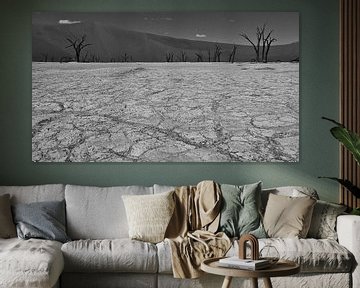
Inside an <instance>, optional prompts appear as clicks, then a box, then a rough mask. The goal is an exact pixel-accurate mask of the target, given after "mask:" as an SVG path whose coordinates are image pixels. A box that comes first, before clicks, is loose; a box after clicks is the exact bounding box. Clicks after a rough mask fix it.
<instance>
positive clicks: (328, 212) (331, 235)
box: [307, 200, 347, 240]
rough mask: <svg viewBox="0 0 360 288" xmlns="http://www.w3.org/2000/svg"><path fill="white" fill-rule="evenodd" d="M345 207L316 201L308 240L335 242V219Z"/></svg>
mask: <svg viewBox="0 0 360 288" xmlns="http://www.w3.org/2000/svg"><path fill="white" fill-rule="evenodd" d="M346 209H347V207H346V206H345V205H339V204H335V203H329V202H325V201H321V200H318V201H317V202H316V204H315V206H314V211H313V215H312V219H311V224H310V229H309V233H308V236H307V237H309V238H316V239H326V238H328V239H333V240H337V232H336V219H337V217H338V216H339V215H341V214H343V213H344V212H345V211H346Z"/></svg>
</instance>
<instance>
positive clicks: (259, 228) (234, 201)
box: [218, 182, 266, 238]
mask: <svg viewBox="0 0 360 288" xmlns="http://www.w3.org/2000/svg"><path fill="white" fill-rule="evenodd" d="M221 193H222V197H223V199H222V200H223V201H222V209H221V212H220V213H221V214H220V225H219V229H218V230H219V231H222V232H225V234H226V235H228V236H229V237H240V236H241V235H243V234H248V233H250V234H253V235H254V236H256V237H257V238H266V232H265V230H264V227H263V224H262V221H261V220H262V219H261V215H260V196H261V195H260V194H261V182H258V183H254V184H249V185H243V186H235V185H228V184H222V185H221Z"/></svg>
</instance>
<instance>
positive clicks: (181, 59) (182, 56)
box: [179, 51, 186, 62]
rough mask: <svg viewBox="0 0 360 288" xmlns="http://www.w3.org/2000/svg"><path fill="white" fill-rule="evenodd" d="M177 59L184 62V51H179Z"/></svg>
mask: <svg viewBox="0 0 360 288" xmlns="http://www.w3.org/2000/svg"><path fill="white" fill-rule="evenodd" d="M179 59H180V61H181V62H186V52H185V51H180V57H179Z"/></svg>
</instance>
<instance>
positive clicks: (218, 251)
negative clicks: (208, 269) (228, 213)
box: [165, 181, 231, 278]
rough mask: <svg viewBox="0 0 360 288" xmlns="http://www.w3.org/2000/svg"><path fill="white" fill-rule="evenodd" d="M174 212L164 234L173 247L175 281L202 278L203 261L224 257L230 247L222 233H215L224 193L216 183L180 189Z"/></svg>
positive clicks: (176, 194) (205, 183)
mask: <svg viewBox="0 0 360 288" xmlns="http://www.w3.org/2000/svg"><path fill="white" fill-rule="evenodd" d="M174 197H175V211H174V214H173V217H172V218H171V220H170V223H169V225H168V228H167V230H166V233H165V237H166V241H168V242H169V244H170V247H171V252H172V255H171V264H172V268H173V274H174V277H175V278H197V277H200V276H201V274H202V271H201V270H200V265H201V262H202V261H203V260H205V259H208V258H212V257H222V256H224V255H225V254H226V252H227V251H228V250H229V248H230V246H231V241H230V239H229V238H228V237H227V236H226V234H225V233H223V232H218V233H216V231H217V229H218V226H219V219H220V210H221V190H220V187H219V185H218V184H217V183H215V182H213V181H202V182H200V183H199V184H198V185H197V186H182V187H177V188H176V189H175V193H174Z"/></svg>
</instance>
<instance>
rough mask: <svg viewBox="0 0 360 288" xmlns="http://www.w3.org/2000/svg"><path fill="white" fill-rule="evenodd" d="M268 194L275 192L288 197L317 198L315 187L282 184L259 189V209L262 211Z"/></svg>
mask: <svg viewBox="0 0 360 288" xmlns="http://www.w3.org/2000/svg"><path fill="white" fill-rule="evenodd" d="M269 194H275V195H280V196H289V197H305V196H310V197H312V198H314V199H319V196H318V194H317V192H316V190H315V189H313V188H310V187H304V186H284V187H276V188H269V189H263V190H262V191H261V210H262V212H263V213H264V212H265V208H266V204H267V202H268V199H269Z"/></svg>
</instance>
